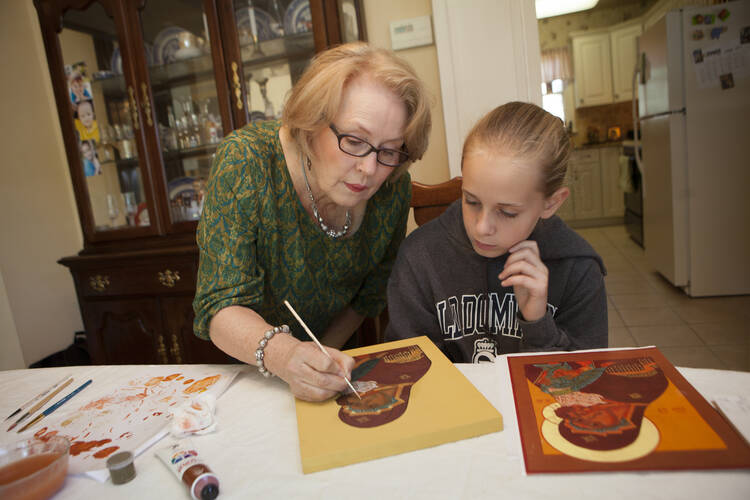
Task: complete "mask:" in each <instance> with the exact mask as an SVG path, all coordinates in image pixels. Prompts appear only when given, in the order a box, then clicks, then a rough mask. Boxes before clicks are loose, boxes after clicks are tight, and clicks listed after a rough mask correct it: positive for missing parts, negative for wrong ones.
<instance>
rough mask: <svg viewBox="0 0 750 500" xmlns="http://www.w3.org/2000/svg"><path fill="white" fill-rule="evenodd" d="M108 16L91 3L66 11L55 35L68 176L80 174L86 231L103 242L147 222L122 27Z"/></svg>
mask: <svg viewBox="0 0 750 500" xmlns="http://www.w3.org/2000/svg"><path fill="white" fill-rule="evenodd" d="M111 15H112V13H111V12H107V11H106V10H105V7H104V6H103V5H102V4H100V3H97V2H93V3H90V4H89V5H88V7H86V8H84V9H82V10H77V9H68V10H66V11H65V13H64V14H63V19H62V26H63V29H62V31H60V33H59V35H58V37H59V42H60V48H61V52H62V59H63V64H64V69H65V78H66V85H67V97H68V101H69V102H67V104H69V106H70V113H71V114H72V117H73V126H74V128H75V138H76V145H77V150H78V156H79V159H80V162H79V163H80V164H79V166H78V167H77V168H79V171H78V172H73V177H74V179H75V178H82V179H83V182H82V183H81V184H83V185H84V186H85V193H86V194H87V195H88V205H89V209H90V221H91V223H90V225H91V226H93V227H92V228H91V229H93V233H94V235H96V234H99V235H100V236H102V237H103V238H104V239H107V237H106V236H103V233H105V234H106V233H111V232H112V231H114V230H122V229H131V231H125V232H124V234H123V235H122V237H125V235H131V234H132V233H133V232H134V231H132V230H135V229H137V228H148V227H149V226H151V221H150V218H149V198H150V197H149V196H148V193H147V191H146V189H145V184H146V182H145V179H144V170H145V168H144V165H143V164H142V157H143V156H142V147H143V146H141V141H139V138H138V136H139V130H138V129H139V127H140V123H139V119H138V114H137V112H138V108H137V104H136V96H135V92H136V91H135V89H134V86H133V85H129V84H128V82H127V81H126V78H125V77H124V76H123V57H122V53H121V38H120V37H119V36H118V31H122V29H120V30H118V27H117V26H116V22H115V20H114V19H113V17H111ZM139 150H140V151H141V152H139ZM83 206H84V207H85V206H86V205H85V203H84V204H83ZM135 232H136V233H142V232H144V231H143V230H141V231H135ZM145 232H146V233H150V232H153V231H152V230H151V229H149V230H147V231H145ZM94 237H95V238H96V236H94Z"/></svg>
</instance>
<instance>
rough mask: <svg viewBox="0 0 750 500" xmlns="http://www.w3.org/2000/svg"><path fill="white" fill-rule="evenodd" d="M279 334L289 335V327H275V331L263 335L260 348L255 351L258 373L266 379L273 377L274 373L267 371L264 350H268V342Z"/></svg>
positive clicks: (259, 344)
mask: <svg viewBox="0 0 750 500" xmlns="http://www.w3.org/2000/svg"><path fill="white" fill-rule="evenodd" d="M277 333H289V326H288V325H281V326H274V327H273V329H271V330H268V331H267V332H266V333H264V334H263V337H262V338H261V339H260V342H258V348H257V349H256V350H255V361H256V362H257V363H258V371H259V372H260V373H261V375H263V376H264V377H266V378H267V377H272V376H273V373H271V372H269V371H268V370H266V365H264V364H263V358H264V357H265V353H264V352H263V349H265V348H266V346H267V345H268V342H269V341H270V340H271V338H273V336H274V335H276V334H277Z"/></svg>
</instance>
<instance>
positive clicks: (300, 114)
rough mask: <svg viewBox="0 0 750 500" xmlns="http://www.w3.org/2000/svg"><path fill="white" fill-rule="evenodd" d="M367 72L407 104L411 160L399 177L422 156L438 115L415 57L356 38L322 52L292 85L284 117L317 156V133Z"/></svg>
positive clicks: (294, 135)
mask: <svg viewBox="0 0 750 500" xmlns="http://www.w3.org/2000/svg"><path fill="white" fill-rule="evenodd" d="M363 74H366V75H368V76H369V77H371V78H372V79H373V80H374V81H375V82H377V83H379V84H381V85H383V86H385V87H386V88H387V89H389V90H390V91H391V92H393V93H394V94H396V96H398V97H399V98H400V99H401V100H402V101H403V102H404V104H405V106H406V111H407V120H406V127H405V129H404V143H405V148H406V151H407V152H408V153H409V160H408V161H407V162H406V163H404V164H403V165H401V166H399V167H398V168H396V169H394V171H393V173H392V174H391V178H392V179H395V178H397V177H398V176H399V175H401V174H402V173H403V172H404V171H406V170H407V169H408V168H409V165H410V164H411V163H412V162H414V161H416V160H418V159H420V158H422V155H423V154H424V152H425V150H426V149H427V142H428V139H429V135H430V128H431V126H432V118H431V117H430V105H429V99H428V97H427V91H426V90H425V88H424V85H423V84H422V82H421V80H420V79H419V78H417V75H416V73H415V72H414V69H413V68H412V67H411V66H410V65H409V63H407V62H406V61H404V60H403V59H401V58H400V57H398V56H396V55H395V54H394V53H393V52H391V51H388V50H385V49H380V48H376V47H372V46H370V45H368V44H366V43H363V42H355V43H348V44H345V45H340V46H338V47H334V48H332V49H329V50H326V51H324V52H321V53H320V54H318V55H316V56H315V58H313V61H312V63H311V64H310V67H309V68H307V70H306V71H305V72H304V74H303V75H302V77H301V78H300V79H299V80H298V81H297V83H296V84H295V85H294V87H292V90H291V91H290V93H289V96H288V97H287V100H286V103H285V105H284V111H283V113H282V116H281V121H282V123H283V124H284V125H286V126H287V128H288V129H289V132H290V134H291V136H292V138H293V139H294V141H295V142H296V144H297V146H298V147H299V148H300V149H301V150H302V153H303V154H305V155H307V156H311V151H312V139H313V136H314V135H315V133H316V132H317V131H319V130H320V129H321V128H324V127H328V126H329V125H330V124H331V122H332V121H333V119H334V118H335V116H336V114H337V113H338V111H339V108H340V106H341V97H342V95H343V93H344V88H345V87H346V85H347V84H348V83H349V82H350V81H351V80H352V79H354V78H355V77H357V76H359V75H363Z"/></svg>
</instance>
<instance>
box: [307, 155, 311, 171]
mask: <svg viewBox="0 0 750 500" xmlns="http://www.w3.org/2000/svg"><path fill="white" fill-rule="evenodd" d="M307 170H308V171H310V172H312V162H311V161H310V158H309V157H308V158H307Z"/></svg>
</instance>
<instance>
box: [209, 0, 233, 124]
mask: <svg viewBox="0 0 750 500" xmlns="http://www.w3.org/2000/svg"><path fill="white" fill-rule="evenodd" d="M218 2H220V0H203V10H204V12H205V14H206V24H207V26H208V37H209V42H210V44H211V59H212V60H213V63H214V80H215V81H216V99H217V101H218V106H219V111H220V112H221V123H222V129H223V135H225V136H226V135H227V134H229V133H230V132H231V131H232V130H234V129H235V127H234V123H235V116H234V113H232V108H231V106H232V99H231V95H230V92H231V89H230V80H229V79H228V75H227V73H226V71H225V68H227V67H228V66H229V65H228V64H227V60H226V59H225V58H224V45H223V41H222V36H221V25H220V22H219V6H218ZM235 31H236V30H235Z"/></svg>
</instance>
